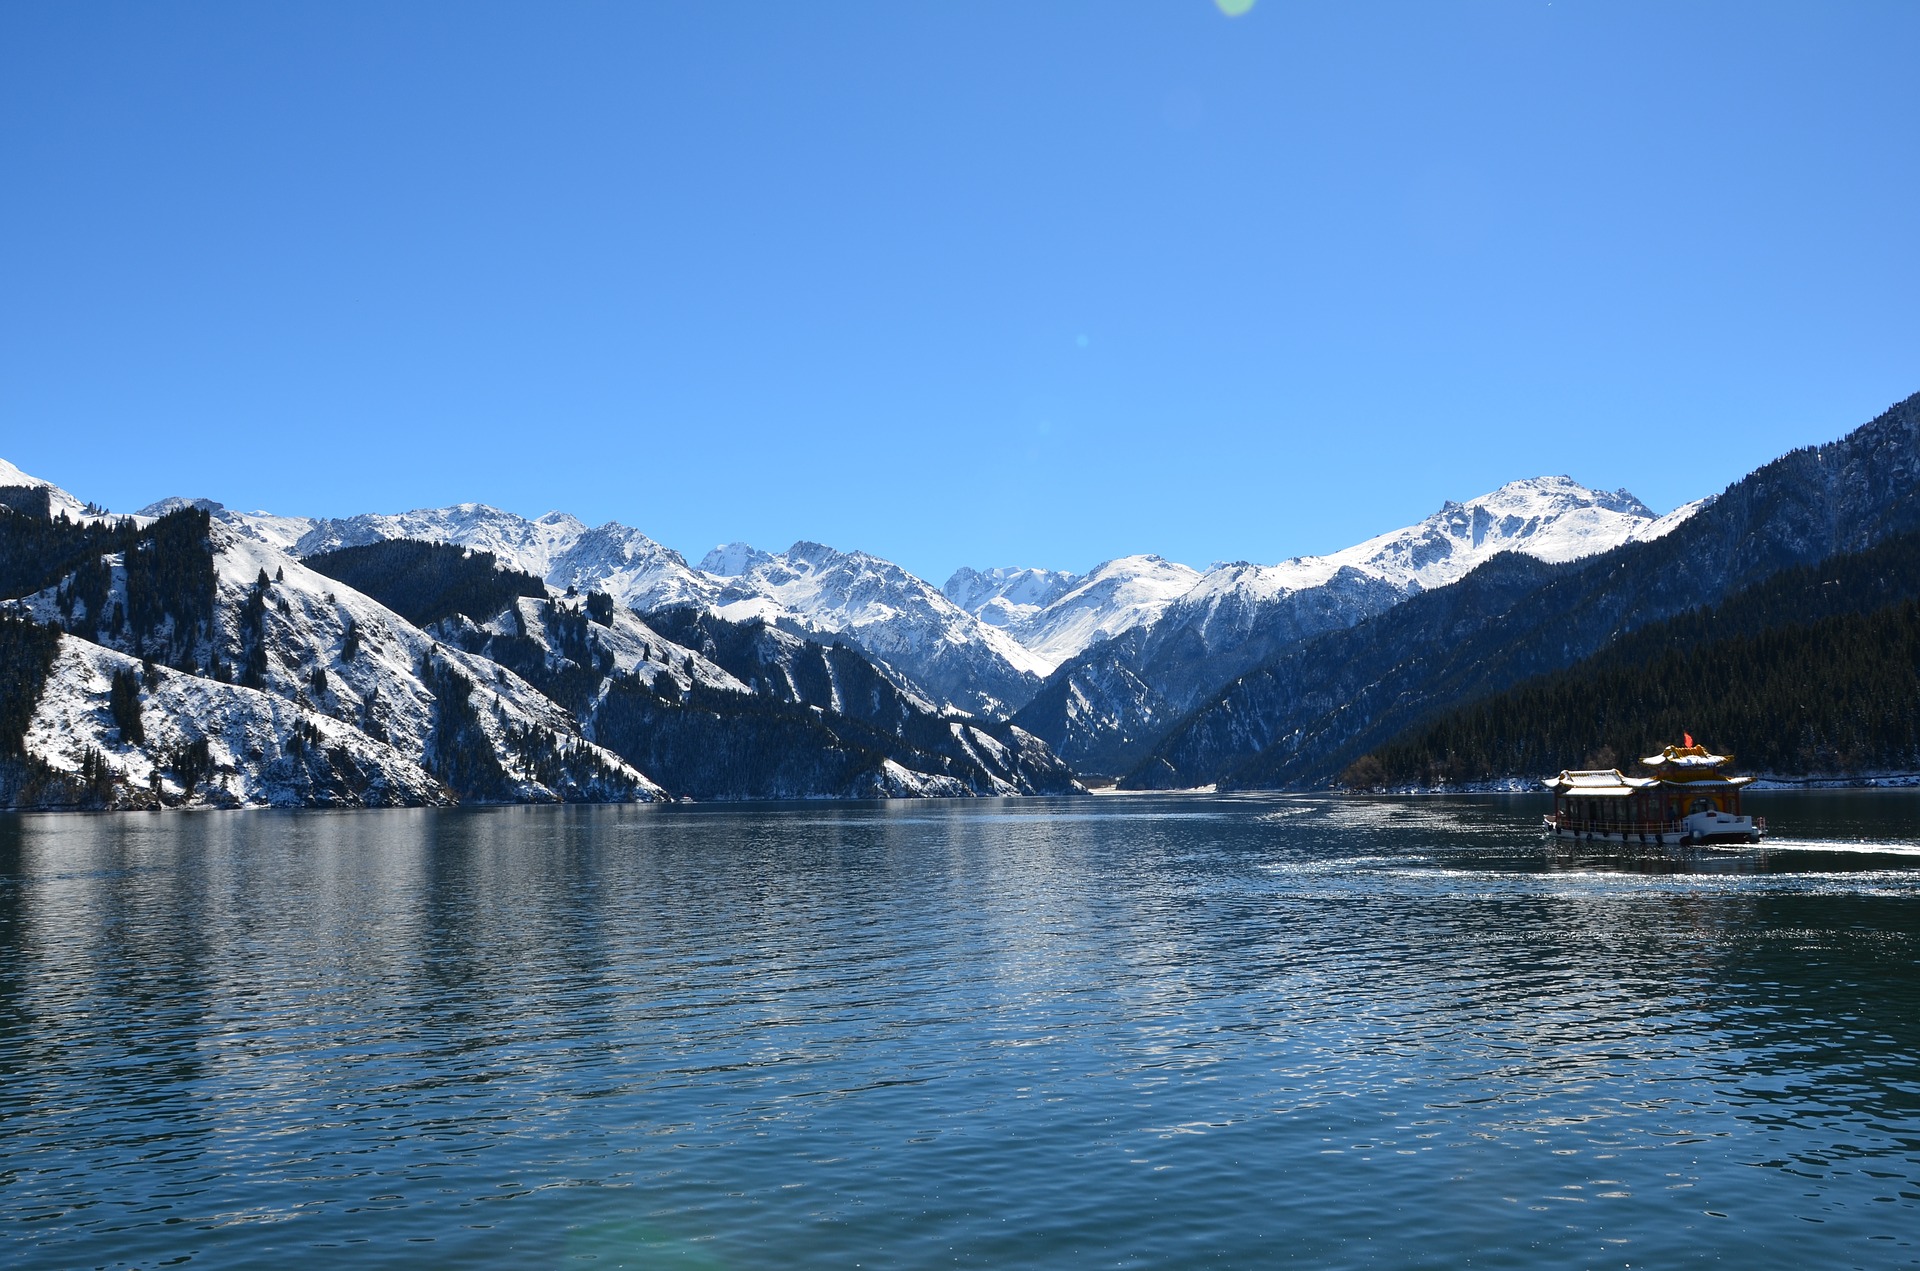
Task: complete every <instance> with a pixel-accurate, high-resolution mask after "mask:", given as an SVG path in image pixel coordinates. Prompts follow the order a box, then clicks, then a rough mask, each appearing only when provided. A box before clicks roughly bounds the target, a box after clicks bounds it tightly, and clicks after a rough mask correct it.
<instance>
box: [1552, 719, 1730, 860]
mask: <svg viewBox="0 0 1920 1271" xmlns="http://www.w3.org/2000/svg"><path fill="white" fill-rule="evenodd" d="M1686 743H1687V744H1686V745H1684V746H1668V747H1666V748H1665V749H1663V750H1661V752H1660V753H1659V754H1657V755H1649V756H1648V757H1647V758H1645V759H1642V760H1641V761H1640V762H1641V764H1642V765H1644V766H1645V767H1646V768H1647V770H1648V771H1649V772H1651V773H1652V775H1651V776H1646V777H1629V776H1626V775H1624V774H1623V773H1621V771H1620V770H1619V769H1618V768H1601V769H1584V770H1572V769H1569V770H1568V771H1566V772H1562V773H1561V774H1560V775H1559V776H1557V777H1555V778H1554V779H1553V780H1551V781H1549V782H1547V783H1546V787H1547V789H1549V790H1551V791H1553V812H1552V813H1551V814H1550V815H1549V816H1548V817H1547V818H1546V828H1547V830H1548V831H1549V832H1550V833H1553V834H1556V835H1558V836H1560V837H1561V838H1573V839H1608V840H1612V841H1613V842H1617V843H1671V844H1680V843H1758V842H1759V841H1760V836H1761V835H1762V834H1764V833H1766V831H1767V822H1766V818H1765V817H1756V816H1748V815H1746V814H1745V813H1743V812H1742V811H1741V810H1740V791H1741V790H1743V789H1744V788H1746V787H1747V786H1749V785H1751V784H1753V778H1752V777H1733V776H1728V775H1727V773H1726V772H1725V768H1726V766H1727V765H1728V764H1729V763H1731V762H1733V760H1732V758H1731V757H1730V756H1728V755H1716V754H1711V753H1709V752H1708V750H1707V748H1706V747H1705V746H1696V745H1695V744H1694V742H1693V738H1692V737H1688V738H1687V739H1686Z"/></svg>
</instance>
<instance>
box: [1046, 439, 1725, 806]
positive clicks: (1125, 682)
mask: <svg viewBox="0 0 1920 1271" xmlns="http://www.w3.org/2000/svg"><path fill="white" fill-rule="evenodd" d="M1700 506H1701V505H1700V504H1690V505H1688V506H1687V507H1684V508H1678V509H1676V510H1675V511H1673V512H1671V513H1669V514H1667V515H1666V516H1664V517H1660V516H1655V515H1654V513H1653V511H1652V510H1651V509H1650V508H1648V507H1647V506H1646V505H1645V504H1643V503H1641V502H1640V500H1638V499H1636V498H1634V497H1633V496H1632V495H1631V494H1629V493H1627V492H1626V491H1624V490H1619V491H1612V492H1607V491H1599V490H1590V489H1588V488H1587V487H1585V486H1582V485H1580V484H1579V483H1578V482H1576V481H1574V480H1573V479H1572V478H1570V477H1564V476H1557V477H1535V478H1532V479H1529V480H1522V481H1514V482H1510V483H1509V484H1507V485H1504V486H1501V487H1500V488H1499V489H1497V490H1494V491H1493V492H1491V493H1489V494H1484V495H1481V496H1480V497H1478V498H1475V499H1470V500H1468V501H1467V502H1465V503H1454V502H1451V501H1450V502H1448V503H1446V504H1444V505H1442V506H1441V508H1440V509H1439V510H1438V511H1437V512H1435V513H1433V514H1432V515H1431V516H1428V517H1426V518H1425V519H1423V520H1421V521H1419V522H1417V523H1415V524H1413V525H1409V526H1406V527H1405V528H1403V529H1398V530H1392V531H1389V532H1388V533H1385V534H1380V535H1376V536H1375V537H1373V538H1370V539H1368V540H1366V541H1365V542H1362V543H1357V544H1355V545H1354V546H1352V547H1348V548H1344V549H1342V550H1340V551H1338V552H1333V553H1330V554H1328V555H1325V556H1306V557H1295V558H1293V559H1291V560H1286V561H1282V562H1280V563H1279V564H1276V565H1255V564H1250V563H1247V562H1245V561H1240V562H1235V563H1232V564H1226V565H1220V566H1216V567H1215V568H1213V569H1210V570H1208V571H1207V572H1206V573H1205V574H1204V575H1200V576H1199V577H1198V579H1197V581H1195V582H1194V584H1193V585H1192V586H1191V587H1190V588H1189V589H1188V590H1187V591H1186V592H1185V593H1184V594H1182V595H1180V596H1179V597H1178V598H1176V599H1174V600H1173V601H1171V602H1170V603H1168V604H1167V605H1166V606H1165V607H1164V609H1163V611H1162V612H1161V613H1160V614H1159V615H1158V617H1156V618H1154V619H1153V620H1151V621H1150V622H1147V623H1143V624H1141V625H1139V626H1135V627H1132V628H1130V629H1123V630H1122V631H1121V633H1120V634H1119V635H1118V636H1117V637H1116V638H1114V639H1110V640H1108V641H1107V642H1105V643H1104V644H1098V645H1094V646H1092V647H1090V648H1089V649H1088V650H1087V652H1086V653H1085V654H1084V655H1082V656H1080V657H1078V658H1076V659H1074V660H1073V661H1071V662H1069V663H1067V664H1065V665H1063V666H1061V667H1060V668H1059V670H1057V671H1056V672H1055V673H1054V675H1053V676H1052V677H1051V678H1050V679H1049V681H1048V683H1047V685H1046V686H1045V687H1044V688H1043V689H1042V690H1041V691H1040V692H1039V693H1038V694H1036V695H1035V697H1034V699H1033V700H1032V701H1031V702H1030V703H1028V705H1027V706H1026V707H1024V708H1023V709H1022V710H1021V711H1020V712H1019V713H1018V714H1017V715H1016V716H1015V719H1016V721H1017V722H1019V723H1020V724H1021V725H1022V726H1023V727H1025V728H1028V729H1030V730H1031V731H1033V732H1035V733H1036V734H1038V735H1039V736H1040V737H1042V738H1044V739H1046V741H1047V742H1048V743H1049V744H1050V745H1052V746H1053V747H1054V748H1055V749H1056V750H1059V751H1060V753H1061V754H1062V755H1063V756H1064V757H1065V758H1066V759H1067V760H1068V762H1070V763H1073V764H1074V765H1075V766H1076V767H1080V768H1085V769H1088V770H1091V771H1105V772H1118V771H1123V770H1125V769H1126V768H1127V767H1130V766H1131V765H1132V763H1133V762H1134V761H1136V760H1137V759H1138V758H1139V757H1140V756H1141V755H1142V754H1143V753H1144V749H1145V748H1149V747H1151V745H1152V743H1153V742H1154V740H1156V739H1157V737H1158V736H1159V735H1160V733H1161V732H1163V731H1164V730H1165V729H1166V728H1167V727H1169V726H1170V725H1171V724H1172V723H1173V721H1174V720H1176V719H1177V718H1178V717H1179V716H1180V715H1182V714H1184V713H1185V712H1186V711H1187V710H1189V709H1191V708H1192V707H1193V705H1194V704H1195V702H1196V701H1198V700H1199V698H1200V697H1201V696H1203V695H1204V694H1206V693H1209V692H1211V691H1213V690H1215V689H1217V688H1219V687H1220V686H1221V685H1223V684H1225V683H1227V682H1228V681H1230V680H1232V679H1233V678H1235V677H1236V676H1238V675H1240V674H1241V673H1243V672H1245V671H1246V670H1248V669H1249V668H1251V667H1253V666H1255V665H1257V664H1259V663H1260V662H1262V661H1265V660H1266V659H1267V658H1269V657H1271V656H1273V655H1274V654H1275V653H1276V652H1278V651H1279V650H1280V649H1282V648H1284V647H1286V646H1288V645H1291V644H1294V643H1297V642H1299V641H1301V640H1305V639H1308V638H1310V637H1312V636H1315V635H1318V634H1320V633H1322V632H1325V631H1330V630H1334V629H1336V628H1340V627H1349V626H1352V625H1353V624H1354V623H1356V622H1359V621H1360V620H1361V619H1363V618H1366V617H1369V616H1371V615H1373V614H1376V613H1379V612H1381V611H1382V610H1385V609H1387V608H1390V607H1391V606H1393V605H1396V604H1398V603H1399V602H1401V601H1402V600H1405V599H1406V598H1407V597H1409V596H1412V595H1415V594H1418V593H1419V592H1421V591H1424V590H1428V589H1430V588H1434V587H1440V586H1445V585H1446V584H1448V583H1452V582H1455V581H1457V580H1459V579H1461V578H1464V577H1465V576H1466V575H1467V574H1469V573H1471V572H1472V571H1473V570H1474V569H1476V568H1478V567H1479V566H1480V565H1481V564H1483V563H1484V562H1486V561H1488V560H1490V559H1492V558H1493V557H1494V556H1496V555H1498V554H1499V553H1501V552H1503V551H1516V552H1520V553H1522V554H1524V555H1527V556H1532V557H1534V558H1536V559H1539V560H1543V561H1549V562H1561V561H1569V560H1575V559H1578V558H1580V557H1583V556H1590V555H1593V554H1595V553H1598V552H1603V551H1609V550H1611V549H1613V548H1615V547H1618V546H1620V545H1621V544H1622V543H1626V542H1630V541H1641V540H1645V539H1648V538H1654V537H1658V536H1660V535H1662V534H1665V533H1667V532H1669V531H1671V530H1672V529H1673V528H1674V527H1675V526H1677V525H1679V524H1681V523H1682V522H1683V521H1685V520H1686V519H1687V517H1688V516H1690V515H1692V513H1693V512H1694V511H1697V510H1698V508H1699V507H1700ZM1056 603H1058V602H1056Z"/></svg>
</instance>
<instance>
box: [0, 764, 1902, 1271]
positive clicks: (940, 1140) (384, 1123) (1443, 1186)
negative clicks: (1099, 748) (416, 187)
mask: <svg viewBox="0 0 1920 1271" xmlns="http://www.w3.org/2000/svg"><path fill="white" fill-rule="evenodd" d="M1751 801H1752V802H1753V803H1754V804H1756V805H1760V806H1759V810H1760V811H1762V812H1763V813H1765V814H1766V815H1768V816H1769V817H1771V818H1772V820H1773V824H1774V827H1775V830H1776V832H1777V833H1778V834H1780V838H1779V839H1777V840H1775V841H1773V842H1771V843H1769V844H1768V845H1767V846H1765V847H1764V848H1759V849H1749V848H1741V849H1737V850H1710V851H1699V852H1691V853H1676V852H1668V853H1657V854H1652V855H1605V854H1602V853H1600V852H1597V851H1594V850H1592V849H1588V848H1582V849H1580V850H1569V849H1567V848H1565V847H1556V846H1553V845H1550V844H1549V843H1548V842H1546V841H1543V840H1542V839H1541V837H1540V836H1539V833H1538V830H1537V826H1538V824H1539V813H1540V811H1541V810H1542V804H1541V802H1540V801H1539V800H1538V799H1536V798H1533V797H1526V796H1522V797H1497V796H1496V797H1485V798H1478V799H1445V800H1443V799H1420V800H1393V799H1375V800H1337V799H1318V798H1289V797H1279V796H1275V797H1245V798H1231V797H1147V796H1142V797H1113V798H1105V797H1102V798H1082V799H1077V800H1053V801H1047V800H1027V801H1007V802H987V801H981V802H951V803H944V802H943V803H898V804H892V805H881V804H858V805H810V806H798V805H771V806H769V805H760V806H751V807H680V808H547V809H536V808H510V809H492V810H472V811H458V812H424V811H423V812H362V813H342V814H333V813H292V814H281V813H262V812H251V813H211V814H197V815H178V814H169V815H157V816H156V815H147V816H65V817H62V816H32V817H9V818H0V1259H3V1260H5V1261H7V1262H9V1263H10V1264H12V1265H18V1266H47V1267H86V1266H105V1267H119V1266H140V1267H160V1266H168V1265H181V1264H188V1265H194V1266H251V1265H259V1266H268V1265H272V1266H290V1265H315V1264H321V1265H324V1264H327V1263H339V1264H345V1263H348V1262H351V1263H352V1264H353V1265H355V1266H381V1265H395V1266H425V1265H443V1264H445V1265H461V1266H506V1267H528V1266H536V1267H537V1266H562V1265H565V1266H574V1265H583V1266H584V1265H598V1266H633V1267H654V1268H773V1267H788V1266H835V1267H841V1266H876V1267H923V1266H952V1265H958V1266H980V1267H1007V1266H1071V1267H1080V1266H1108V1267H1188V1266H1206V1267H1259V1266H1271V1265H1274V1264H1278V1263H1286V1262H1298V1263H1301V1264H1303V1265H1311V1266H1319V1267H1348V1266H1354V1267H1359V1266H1385V1267H1393V1266H1425V1267H1461V1266H1475V1267H1534V1266H1551V1267H1561V1266H1565V1267H1625V1266H1635V1267H1638V1266H1649V1267H1676V1266H1693V1265H1701V1264H1707V1263H1723V1264H1726V1265H1732V1266H1743V1267H1755V1266H1782V1267H1785V1266H1805V1265H1821V1266H1831V1267H1843V1266H1861V1267H1887V1266H1907V1265H1913V1264H1915V1263H1916V1262H1920V796H1917V795H1914V794H1901V793H1885V794H1878V793H1847V794H1835V795H1811V794H1782V795H1775V796H1772V797H1770V798H1765V799H1763V798H1758V797H1756V798H1754V799H1752V800H1751Z"/></svg>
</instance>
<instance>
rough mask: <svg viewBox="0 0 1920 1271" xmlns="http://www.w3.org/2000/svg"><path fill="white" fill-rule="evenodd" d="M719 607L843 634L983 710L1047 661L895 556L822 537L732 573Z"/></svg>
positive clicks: (1000, 708)
mask: <svg viewBox="0 0 1920 1271" xmlns="http://www.w3.org/2000/svg"><path fill="white" fill-rule="evenodd" d="M713 608H714V610H715V612H717V613H719V614H720V615H721V616H722V617H725V618H728V619H731V620H733V621H736V622H740V621H750V620H753V619H760V620H763V621H766V622H770V623H773V624H774V625H777V626H783V627H788V628H790V629H794V630H800V631H814V632H822V633H829V634H834V635H840V636H844V637H845V638H846V639H848V640H850V641H852V642H853V643H854V644H856V645H858V646H859V647H860V648H861V649H863V650H865V651H866V652H867V653H869V654H871V655H872V656H874V657H877V658H879V659H881V660H882V661H884V662H886V663H888V664H889V665H891V666H894V667H896V668H898V669H899V670H900V671H902V672H904V673H905V674H906V675H907V676H909V677H910V678H911V679H912V680H913V682H914V683H916V684H918V685H919V686H920V687H921V689H922V690H924V691H925V692H926V693H927V694H928V695H929V696H931V697H932V698H934V699H935V700H936V701H939V702H942V703H946V704H951V705H954V706H958V707H960V708H961V709H963V710H968V711H973V712H975V713H977V714H983V715H1004V714H1006V713H1007V712H1008V711H1010V710H1012V709H1013V708H1015V707H1017V706H1019V705H1020V704H1021V703H1023V702H1025V701H1026V700H1027V698H1028V697H1029V696H1031V695H1032V693H1033V691H1034V690H1035V689H1036V688H1038V687H1039V685H1040V680H1041V678H1042V677H1043V676H1044V675H1045V674H1046V673H1047V672H1048V671H1049V670H1050V669H1051V667H1050V665H1049V664H1048V663H1047V662H1046V661H1045V659H1044V658H1042V657H1040V656H1039V655H1037V654H1035V653H1033V652H1031V651H1029V650H1028V649H1026V648H1024V647H1023V646H1022V645H1021V644H1020V643H1019V642H1018V641H1016V640H1014V639H1013V638H1012V637H1010V636H1009V635H1007V634H1006V633H1005V632H1002V631H999V630H997V629H995V628H993V627H989V626H987V625H986V624H985V623H983V622H981V621H980V620H979V619H978V618H976V617H974V616H973V615H972V614H970V613H968V612H967V611H966V610H964V609H962V608H961V607H960V606H958V605H956V604H954V603H953V602H952V601H951V600H949V599H947V598H946V597H945V596H944V595H942V594H941V593H940V592H938V591H936V590H935V589H934V588H933V587H932V586H931V585H930V584H928V583H926V582H924V581H922V580H921V579H919V578H916V577H915V576H914V575H912V574H910V573H908V572H907V571H906V570H904V569H902V568H901V567H900V566H898V565H896V564H894V563H893V562H891V561H887V560H882V559H880V558H879V557H877V556H870V555H868V554H867V553H865V552H842V551H837V550H835V549H834V548H831V547H826V546H824V545H822V544H819V543H808V542H799V543H795V544H794V545H793V546H792V547H790V548H788V549H787V550H786V551H784V552H782V553H781V554H779V555H778V556H770V557H768V558H767V559H765V560H762V561H760V562H759V563H758V564H756V565H754V566H753V567H752V568H751V569H748V570H747V571H746V572H745V573H743V574H741V575H740V576H739V577H737V578H733V579H729V580H727V581H726V586H725V587H724V589H723V590H722V591H721V592H720V594H719V596H718V597H717V599H716V600H715V602H714V605H713Z"/></svg>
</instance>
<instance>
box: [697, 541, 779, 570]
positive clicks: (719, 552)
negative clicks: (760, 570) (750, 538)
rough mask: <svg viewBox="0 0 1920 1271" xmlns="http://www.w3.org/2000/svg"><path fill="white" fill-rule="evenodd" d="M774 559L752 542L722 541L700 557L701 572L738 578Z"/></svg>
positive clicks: (769, 553)
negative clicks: (756, 566)
mask: <svg viewBox="0 0 1920 1271" xmlns="http://www.w3.org/2000/svg"><path fill="white" fill-rule="evenodd" d="M772 559H773V553H771V552H763V551H761V550H760V549H759V548H757V547H755V546H753V545H752V544H750V543H722V544H720V545H719V546H718V547H716V548H714V549H713V550H712V551H710V552H708V553H707V554H706V555H705V556H702V557H701V558H700V572H701V573H703V574H712V575H714V576H715V577H716V578H738V577H739V576H740V575H742V574H744V573H746V572H747V571H748V570H749V569H752V568H753V567H754V566H755V565H759V564H764V563H765V562H767V561H770V560H772Z"/></svg>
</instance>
